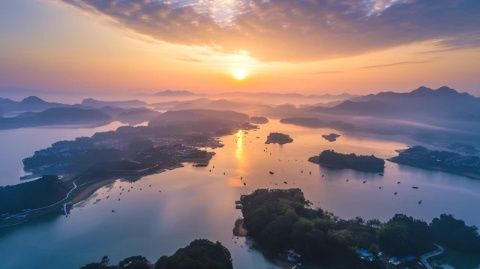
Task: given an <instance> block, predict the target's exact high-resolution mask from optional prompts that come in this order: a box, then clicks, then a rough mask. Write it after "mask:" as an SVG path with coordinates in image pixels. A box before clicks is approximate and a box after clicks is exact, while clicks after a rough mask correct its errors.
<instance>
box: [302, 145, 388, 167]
mask: <svg viewBox="0 0 480 269" xmlns="http://www.w3.org/2000/svg"><path fill="white" fill-rule="evenodd" d="M308 160H309V161H310V162H313V163H317V164H320V165H323V166H326V167H331V168H339V169H345V168H348V169H354V170H359V171H364V172H382V171H383V170H384V168H385V161H384V160H382V159H379V158H377V157H375V156H373V155H372V156H362V155H355V154H353V153H352V154H342V153H337V152H335V151H333V150H325V151H323V152H322V153H320V155H318V156H313V157H311V158H310V159H308Z"/></svg>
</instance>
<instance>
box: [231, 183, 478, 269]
mask: <svg viewBox="0 0 480 269" xmlns="http://www.w3.org/2000/svg"><path fill="white" fill-rule="evenodd" d="M239 202H240V203H241V204H242V209H241V210H242V214H243V218H244V220H243V226H244V227H245V229H247V230H248V236H249V237H251V238H252V239H253V240H255V243H256V244H258V246H259V248H260V250H261V251H262V252H263V253H264V254H265V255H266V256H268V257H272V259H276V260H278V259H281V260H282V262H284V263H290V264H291V266H293V265H297V264H304V265H307V266H312V267H313V268H317V267H321V268H360V269H361V268H394V267H395V268H396V267H399V266H402V268H405V267H410V268H424V267H418V263H423V262H424V261H423V259H422V256H424V255H425V254H427V253H430V252H432V251H438V252H443V247H448V248H451V249H455V250H457V251H460V252H468V253H477V254H480V235H479V234H478V232H477V228H476V227H474V226H467V225H466V224H465V223H464V222H463V221H461V220H458V219H455V218H454V217H453V216H451V215H441V216H440V217H439V218H435V219H433V221H432V222H431V223H430V224H428V223H426V222H424V221H421V220H418V219H414V218H412V217H408V216H406V215H403V214H397V215H395V216H394V217H393V218H391V219H390V220H388V221H387V222H385V223H383V222H381V221H379V220H368V221H365V220H363V219H362V218H359V217H357V218H355V219H351V220H344V219H341V218H338V217H336V216H335V215H333V214H332V213H328V212H326V211H324V210H322V209H320V208H317V209H314V208H312V207H311V203H310V202H309V201H308V200H306V199H305V197H304V195H303V192H302V191H301V190H300V189H286V190H279V189H277V190H268V189H259V190H256V191H254V192H253V193H251V194H249V195H242V196H241V197H240V201H239ZM438 244H440V245H441V246H438ZM442 246H443V247H442ZM426 263H428V261H426Z"/></svg>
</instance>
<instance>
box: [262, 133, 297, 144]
mask: <svg viewBox="0 0 480 269" xmlns="http://www.w3.org/2000/svg"><path fill="white" fill-rule="evenodd" d="M292 142H293V139H292V138H291V137H290V136H289V135H287V134H282V133H270V134H269V135H268V137H267V141H266V142H265V144H273V143H276V144H280V145H283V144H287V143H292Z"/></svg>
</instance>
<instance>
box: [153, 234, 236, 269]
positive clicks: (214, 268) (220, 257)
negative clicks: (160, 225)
mask: <svg viewBox="0 0 480 269" xmlns="http://www.w3.org/2000/svg"><path fill="white" fill-rule="evenodd" d="M232 268H233V265H232V258H231V256H230V252H229V251H228V249H227V248H225V247H224V246H222V244H220V243H219V242H216V243H213V242H210V241H208V240H195V241H193V242H192V243H190V245H188V246H187V247H185V248H181V249H179V250H177V252H175V254H173V255H172V256H170V257H167V256H163V257H161V258H160V259H159V260H158V261H157V262H156V263H155V269H232Z"/></svg>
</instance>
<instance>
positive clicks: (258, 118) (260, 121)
mask: <svg viewBox="0 0 480 269" xmlns="http://www.w3.org/2000/svg"><path fill="white" fill-rule="evenodd" d="M250 122H251V123H254V124H267V123H268V118H266V117H262V116H253V117H250Z"/></svg>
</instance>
